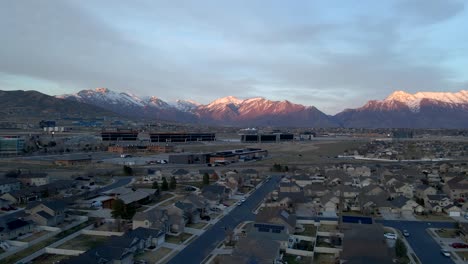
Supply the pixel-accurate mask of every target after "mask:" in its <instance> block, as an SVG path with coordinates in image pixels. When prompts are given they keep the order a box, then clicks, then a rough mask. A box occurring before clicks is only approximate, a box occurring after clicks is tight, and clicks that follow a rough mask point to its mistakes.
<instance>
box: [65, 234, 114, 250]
mask: <svg viewBox="0 0 468 264" xmlns="http://www.w3.org/2000/svg"><path fill="white" fill-rule="evenodd" d="M108 239H109V237H105V236H93V235H79V236H77V237H75V238H73V239H72V240H69V241H67V242H66V243H64V244H62V245H60V246H59V247H58V248H62V249H72V250H83V251H86V250H88V249H91V248H93V247H96V246H99V245H101V244H103V243H105V242H106V241H107V240H108Z"/></svg>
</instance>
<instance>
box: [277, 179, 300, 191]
mask: <svg viewBox="0 0 468 264" xmlns="http://www.w3.org/2000/svg"><path fill="white" fill-rule="evenodd" d="M279 191H280V192H302V188H301V187H300V186H299V185H297V183H295V182H293V181H288V182H284V181H282V182H280V186H279Z"/></svg>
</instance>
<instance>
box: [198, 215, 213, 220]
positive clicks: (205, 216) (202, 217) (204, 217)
mask: <svg viewBox="0 0 468 264" xmlns="http://www.w3.org/2000/svg"><path fill="white" fill-rule="evenodd" d="M200 219H201V220H205V221H210V220H211V217H210V216H209V215H203V216H201V217H200Z"/></svg>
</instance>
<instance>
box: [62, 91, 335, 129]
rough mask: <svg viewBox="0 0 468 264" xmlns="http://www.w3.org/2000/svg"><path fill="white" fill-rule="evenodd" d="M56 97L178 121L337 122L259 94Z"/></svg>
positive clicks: (85, 94)
mask: <svg viewBox="0 0 468 264" xmlns="http://www.w3.org/2000/svg"><path fill="white" fill-rule="evenodd" d="M57 97H58V98H62V99H68V100H75V101H79V102H83V103H88V104H91V105H97V106H100V107H102V108H104V109H108V110H111V111H113V112H116V113H119V114H122V115H126V116H133V117H141V118H156V119H164V120H173V121H178V122H192V123H205V124H212V125H218V124H221V125H257V126H261V125H270V126H310V127H311V126H324V127H330V126H336V123H335V122H334V121H333V120H332V118H331V117H330V116H327V115H325V114H324V113H322V112H320V111H319V110H318V109H317V108H315V107H306V106H303V105H299V104H293V103H291V102H289V101H271V100H267V99H264V98H261V97H257V98H249V99H239V98H236V97H234V96H227V97H223V98H219V99H217V100H214V101H213V102H211V103H209V104H207V105H202V104H199V103H196V102H194V101H190V100H177V101H175V102H173V103H167V102H165V101H163V100H162V99H160V98H158V97H156V96H151V97H146V98H140V97H138V96H135V95H132V94H130V93H117V92H114V91H111V90H109V89H106V88H97V89H94V90H83V91H80V92H78V93H77V94H72V95H61V96H57Z"/></svg>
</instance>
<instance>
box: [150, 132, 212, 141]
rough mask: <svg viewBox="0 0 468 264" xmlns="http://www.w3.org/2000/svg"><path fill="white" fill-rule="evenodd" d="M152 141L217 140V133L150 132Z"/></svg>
mask: <svg viewBox="0 0 468 264" xmlns="http://www.w3.org/2000/svg"><path fill="white" fill-rule="evenodd" d="M149 135H150V139H151V142H193V141H215V140H216V135H215V133H160V132H158V133H154V132H152V133H149Z"/></svg>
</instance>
